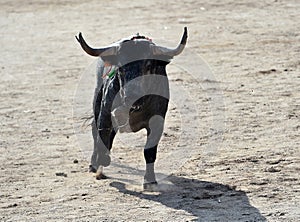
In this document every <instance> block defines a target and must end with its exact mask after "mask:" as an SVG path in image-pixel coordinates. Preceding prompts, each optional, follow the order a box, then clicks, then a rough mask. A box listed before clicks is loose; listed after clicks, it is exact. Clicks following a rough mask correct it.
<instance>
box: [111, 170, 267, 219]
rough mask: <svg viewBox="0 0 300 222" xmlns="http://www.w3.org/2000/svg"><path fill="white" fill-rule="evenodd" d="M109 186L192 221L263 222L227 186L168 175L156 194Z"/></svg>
mask: <svg viewBox="0 0 300 222" xmlns="http://www.w3.org/2000/svg"><path fill="white" fill-rule="evenodd" d="M112 179H113V178H112ZM115 179H117V178H115ZM117 180H118V179H117ZM119 181H122V180H119ZM166 181H167V184H166ZM110 186H112V187H115V188H117V189H118V191H119V192H121V193H124V194H127V195H132V196H136V197H138V198H141V199H147V200H150V201H156V202H159V203H161V204H163V205H165V206H167V207H170V208H173V209H176V210H184V211H186V212H187V213H189V214H192V215H193V216H195V217H197V219H195V220H194V221H266V219H265V218H264V217H263V216H262V215H261V213H260V212H259V210H258V209H256V208H255V207H253V206H251V204H250V203H249V199H248V197H247V195H246V193H245V192H244V191H239V190H235V189H234V188H232V187H230V186H228V185H223V184H219V183H212V182H207V181H201V180H196V179H189V178H185V177H180V176H174V175H172V176H169V177H167V178H166V179H165V181H161V183H160V185H159V186H158V192H159V194H158V192H154V193H151V192H138V191H136V190H134V189H133V190H131V189H128V188H126V187H127V186H126V185H125V183H123V182H111V183H110ZM129 187H130V186H129Z"/></svg>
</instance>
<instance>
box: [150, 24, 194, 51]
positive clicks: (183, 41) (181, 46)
mask: <svg viewBox="0 0 300 222" xmlns="http://www.w3.org/2000/svg"><path fill="white" fill-rule="evenodd" d="M187 37H188V34H187V27H184V33H183V35H182V38H181V41H180V44H179V45H178V46H177V48H175V49H170V48H166V47H162V46H155V45H153V46H152V53H153V55H166V56H171V57H173V56H177V55H179V54H180V53H181V52H182V51H183V49H184V47H185V45H186V40H187Z"/></svg>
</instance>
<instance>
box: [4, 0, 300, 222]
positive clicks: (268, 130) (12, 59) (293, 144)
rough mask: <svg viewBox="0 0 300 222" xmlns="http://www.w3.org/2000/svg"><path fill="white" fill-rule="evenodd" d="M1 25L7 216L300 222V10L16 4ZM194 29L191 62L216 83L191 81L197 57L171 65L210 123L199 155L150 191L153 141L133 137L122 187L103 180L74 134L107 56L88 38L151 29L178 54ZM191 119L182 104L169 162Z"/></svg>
mask: <svg viewBox="0 0 300 222" xmlns="http://www.w3.org/2000/svg"><path fill="white" fill-rule="evenodd" d="M0 16H1V19H0V33H1V42H0V44H1V57H0V76H1V77H0V80H1V85H0V91H1V94H0V102H1V107H0V120H1V130H0V131H1V137H0V152H1V156H0V162H1V166H0V170H1V177H0V181H1V183H0V221H265V220H267V221H299V220H300V205H299V201H300V197H299V192H300V180H299V179H300V178H299V170H300V160H299V156H300V151H299V147H300V140H299V132H300V112H299V110H300V90H299V89H300V72H299V70H300V62H299V56H300V27H299V20H300V3H299V1H296V0H291V1H281V0H278V1H277V0H275V1H273V0H272V1H271V0H270V1H269V0H268V1H266V0H264V1H259V2H257V3H254V2H253V1H240V2H239V3H236V2H235V1H230V0H226V1H215V2H212V1H208V0H206V1H177V0H175V1H172V2H166V1H157V0H154V1H128V0H125V1H122V2H121V1H119V2H118V1H88V3H83V1H79V0H66V1H58V0H57V1H53V0H50V1H48V0H47V1H44V0H43V1H17V0H16V1H10V0H2V1H1V3H0ZM184 26H188V28H189V39H188V46H187V51H186V52H185V55H186V54H188V52H189V50H190V51H193V52H194V53H197V54H199V55H200V56H201V57H202V59H203V60H205V61H206V62H207V64H209V66H210V69H211V71H212V73H213V76H214V78H215V80H214V81H210V79H206V78H202V79H201V78H200V79H198V80H197V81H194V80H193V79H192V78H190V77H189V75H185V74H184V73H182V71H180V70H179V69H177V68H176V66H175V65H176V64H179V63H180V62H181V61H182V60H181V58H183V56H182V57H181V56H178V58H177V59H176V60H174V62H173V65H172V64H171V65H170V67H169V77H170V82H171V83H176V84H179V85H180V86H181V87H183V88H184V89H185V91H186V92H189V96H190V98H192V101H193V102H194V103H193V104H194V107H197V112H195V113H193V115H196V117H194V118H195V119H194V120H195V121H196V120H197V121H198V122H200V124H198V127H197V128H195V129H190V130H189V131H188V132H187V133H188V134H189V135H192V136H191V137H186V138H191V139H186V141H183V144H184V143H185V142H186V143H185V144H186V145H182V146H181V149H183V150H185V152H184V153H189V152H191V153H192V156H191V157H190V158H189V159H188V161H187V162H186V163H185V164H183V165H176V168H174V167H173V168H170V169H169V171H168V170H166V171H167V173H168V174H167V175H165V177H167V176H169V177H168V178H167V179H165V180H164V181H161V183H160V184H161V185H160V186H159V187H158V190H157V191H155V192H144V191H142V188H141V184H140V182H141V181H142V172H139V170H137V168H134V166H136V165H138V166H139V167H140V168H141V169H143V167H144V162H143V157H142V146H143V141H144V140H142V141H141V140H139V138H143V133H144V132H141V133H140V134H139V135H138V136H136V137H134V136H133V135H131V134H127V136H126V134H122V135H120V137H119V139H117V140H116V143H115V144H114V150H113V153H112V156H113V158H114V160H116V161H113V162H114V165H112V166H111V167H110V170H111V174H110V173H109V171H108V173H107V174H108V176H110V178H109V179H107V180H100V181H98V180H96V179H95V177H94V175H93V174H91V173H88V172H87V169H88V164H89V161H88V158H87V155H86V152H90V151H91V150H92V147H91V146H90V145H88V143H87V144H86V146H84V145H82V144H83V142H82V141H80V138H81V137H80V136H78V135H76V134H75V133H74V131H76V130H77V129H76V127H75V130H74V128H73V126H74V121H75V122H76V119H75V118H73V108H74V95H77V94H76V93H77V86H78V85H80V84H79V83H80V82H82V81H83V80H82V79H81V80H80V78H81V76H82V74H83V73H85V71H84V70H86V67H87V66H88V65H89V64H90V63H92V62H93V61H94V59H93V58H91V57H89V56H87V55H85V54H84V53H83V51H82V50H81V48H80V46H79V45H78V44H77V42H76V41H75V38H74V35H76V34H77V33H78V32H79V31H81V32H83V33H84V35H85V36H86V38H87V40H88V42H89V43H91V45H93V46H104V45H107V44H110V43H112V42H113V41H116V40H118V39H120V38H122V37H126V36H128V35H131V34H135V33H137V32H140V33H142V34H145V35H147V36H150V37H152V38H153V39H154V40H157V41H163V40H166V41H168V42H170V44H172V43H173V45H169V46H175V44H177V42H178V41H179V38H180V36H181V33H182V30H183V27H184ZM176 61H177V62H176ZM92 79H93V77H92ZM199 83H200V84H199ZM93 84H94V83H91V86H92V87H91V88H90V89H89V90H90V91H89V92H91V93H92V92H93ZM216 92H218V93H216ZM210 95H221V97H220V98H222V100H221V101H222V104H216V103H218V101H219V100H216V98H215V97H211V96H210ZM88 103H90V101H88ZM182 104H185V100H183V101H182ZM213 105H217V106H218V107H219V110H218V111H216V112H214V110H212V109H213V108H212V107H214V106H213ZM90 108H91V107H86V111H89V110H90ZM179 111H180V112H185V114H186V115H187V116H188V117H189V115H190V117H192V116H193V115H191V113H192V111H191V108H189V106H188V105H187V106H186V110H183V109H181V110H178V104H176V103H172V104H171V106H170V111H169V114H168V117H167V121H166V126H165V133H164V136H163V138H162V141H161V143H160V145H159V147H160V151H159V158H160V159H164V156H165V155H167V153H168V152H169V151H170V150H168V149H169V148H170V147H175V145H174V144H176V147H177V144H178V143H179V142H178V141H179V140H180V138H185V137H182V135H181V132H182V130H180V126H182V125H180V119H181V117H180V115H179V114H178V113H179ZM77 120H78V119H77ZM218 121H219V122H218ZM192 122H193V121H191V124H192ZM214 123H216V124H214ZM219 126H223V127H221V128H218V127H219ZM215 127H216V129H215ZM87 130H90V129H87ZM134 138H138V139H137V140H135V139H134ZM215 140H216V141H217V143H213V141H215ZM126 141H129V142H128V143H127V144H126ZM135 141H137V142H136V143H137V145H136V147H132V144H133V145H134V144H135ZM128 144H130V146H129V145H128ZM208 144H213V146H208ZM209 149H211V150H209ZM204 151H205V152H204ZM206 151H207V152H206ZM209 151H212V152H209ZM177 158H178V157H177ZM168 161H169V162H172V161H173V159H172V158H169V159H168ZM118 164H119V165H118ZM126 167H127V168H126ZM131 168H132V169H131ZM116 169H119V170H118V171H117V170H116ZM122 169H124V171H122ZM125 169H126V170H127V171H128V172H138V173H136V175H133V174H132V175H131V174H130V173H129V174H128V173H126V172H127V171H126V170H125ZM171 173H172V174H171ZM170 174H171V175H170ZM130 178H134V179H132V181H133V182H130Z"/></svg>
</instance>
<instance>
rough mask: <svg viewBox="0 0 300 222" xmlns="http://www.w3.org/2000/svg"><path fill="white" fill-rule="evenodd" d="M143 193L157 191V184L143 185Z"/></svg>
mask: <svg viewBox="0 0 300 222" xmlns="http://www.w3.org/2000/svg"><path fill="white" fill-rule="evenodd" d="M143 189H144V191H156V190H157V182H156V181H154V182H149V183H148V182H147V183H144V184H143Z"/></svg>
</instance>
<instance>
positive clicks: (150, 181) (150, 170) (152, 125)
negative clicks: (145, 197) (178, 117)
mask: <svg viewBox="0 0 300 222" xmlns="http://www.w3.org/2000/svg"><path fill="white" fill-rule="evenodd" d="M163 128H164V119H163V117H161V116H159V115H155V116H153V117H152V118H151V119H150V121H149V127H148V128H147V142H146V146H145V149H144V157H145V161H146V172H145V176H144V189H146V190H149V189H150V190H152V189H153V187H155V186H156V184H157V182H156V177H155V172H154V163H155V160H156V153H157V146H158V143H159V140H160V138H161V135H162V132H163Z"/></svg>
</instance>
